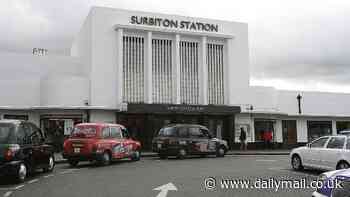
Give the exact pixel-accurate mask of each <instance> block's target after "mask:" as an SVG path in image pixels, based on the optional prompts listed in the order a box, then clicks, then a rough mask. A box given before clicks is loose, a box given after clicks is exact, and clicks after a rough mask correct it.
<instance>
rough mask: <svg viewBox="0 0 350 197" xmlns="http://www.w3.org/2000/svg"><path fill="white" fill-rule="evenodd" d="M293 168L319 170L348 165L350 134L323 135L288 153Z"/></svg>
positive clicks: (342, 167)
mask: <svg viewBox="0 0 350 197" xmlns="http://www.w3.org/2000/svg"><path fill="white" fill-rule="evenodd" d="M290 159H291V165H292V167H293V169H295V170H300V169H302V168H304V167H307V168H315V169H321V170H335V169H337V170H338V169H345V168H349V167H350V165H349V164H350V136H346V135H337V136H324V137H321V138H318V139H316V140H314V141H312V142H311V143H309V144H307V145H306V146H303V147H299V148H296V149H293V150H292V152H291V153H290Z"/></svg>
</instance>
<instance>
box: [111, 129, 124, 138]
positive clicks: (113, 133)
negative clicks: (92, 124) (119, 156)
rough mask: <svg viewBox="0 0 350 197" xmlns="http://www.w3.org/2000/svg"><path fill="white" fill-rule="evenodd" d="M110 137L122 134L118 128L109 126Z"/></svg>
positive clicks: (118, 136) (119, 136)
mask: <svg viewBox="0 0 350 197" xmlns="http://www.w3.org/2000/svg"><path fill="white" fill-rule="evenodd" d="M111 137H112V138H119V139H120V138H122V134H121V131H120V129H119V128H116V127H111Z"/></svg>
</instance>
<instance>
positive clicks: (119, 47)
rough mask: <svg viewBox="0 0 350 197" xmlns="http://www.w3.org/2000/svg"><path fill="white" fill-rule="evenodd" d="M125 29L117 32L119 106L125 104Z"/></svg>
mask: <svg viewBox="0 0 350 197" xmlns="http://www.w3.org/2000/svg"><path fill="white" fill-rule="evenodd" d="M123 50H124V49H123V29H121V28H119V29H118V30H117V105H120V104H121V103H122V102H123V95H124V93H123V87H124V77H123Z"/></svg>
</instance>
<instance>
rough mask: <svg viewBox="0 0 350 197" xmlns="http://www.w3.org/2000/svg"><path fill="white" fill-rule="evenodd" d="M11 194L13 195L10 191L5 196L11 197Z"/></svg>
mask: <svg viewBox="0 0 350 197" xmlns="http://www.w3.org/2000/svg"><path fill="white" fill-rule="evenodd" d="M11 194H12V191H8V192H6V193H5V194H4V197H9V196H11Z"/></svg>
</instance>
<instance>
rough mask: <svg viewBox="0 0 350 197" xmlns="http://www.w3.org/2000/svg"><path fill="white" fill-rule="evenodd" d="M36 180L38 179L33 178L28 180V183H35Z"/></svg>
mask: <svg viewBox="0 0 350 197" xmlns="http://www.w3.org/2000/svg"><path fill="white" fill-rule="evenodd" d="M38 181H39V179H33V180H30V181H28V183H29V184H31V183H35V182H38Z"/></svg>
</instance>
